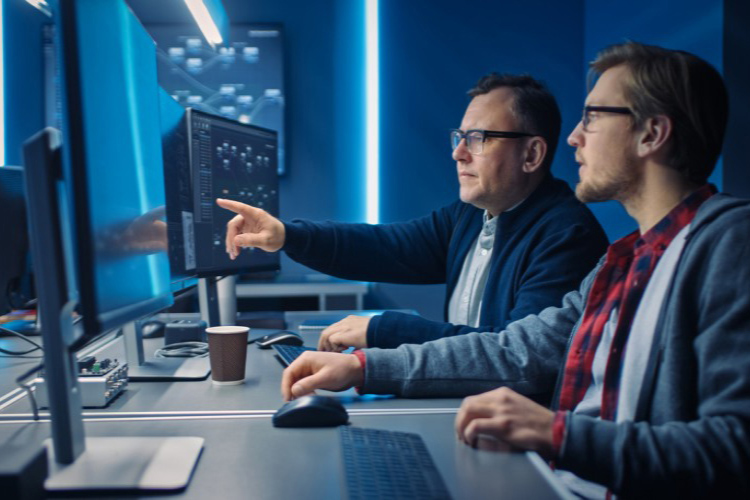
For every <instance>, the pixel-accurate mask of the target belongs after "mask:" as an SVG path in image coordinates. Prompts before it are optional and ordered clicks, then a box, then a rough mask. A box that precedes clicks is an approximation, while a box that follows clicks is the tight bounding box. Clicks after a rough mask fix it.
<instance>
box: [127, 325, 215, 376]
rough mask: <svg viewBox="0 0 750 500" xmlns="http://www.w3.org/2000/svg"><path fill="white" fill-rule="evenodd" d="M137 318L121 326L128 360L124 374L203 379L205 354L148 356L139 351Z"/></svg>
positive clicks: (140, 339)
mask: <svg viewBox="0 0 750 500" xmlns="http://www.w3.org/2000/svg"><path fill="white" fill-rule="evenodd" d="M141 326H142V322H141V321H133V322H131V323H128V324H127V325H125V326H124V327H123V329H122V334H123V338H124V340H125V357H126V358H127V360H128V378H129V379H130V380H133V381H137V382H159V381H180V380H182V381H191V380H193V381H195V380H206V378H208V375H209V374H210V373H211V365H210V364H209V361H208V356H205V357H202V358H155V357H153V356H150V357H149V358H148V359H147V358H146V355H145V353H144V351H143V329H142V327H141Z"/></svg>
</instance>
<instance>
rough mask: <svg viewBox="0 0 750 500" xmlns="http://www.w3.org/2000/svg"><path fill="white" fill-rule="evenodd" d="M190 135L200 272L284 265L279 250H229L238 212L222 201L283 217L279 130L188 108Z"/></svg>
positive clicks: (270, 268)
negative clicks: (231, 254) (233, 253)
mask: <svg viewBox="0 0 750 500" xmlns="http://www.w3.org/2000/svg"><path fill="white" fill-rule="evenodd" d="M187 126H188V138H189V141H190V148H189V149H190V167H191V172H192V174H191V175H192V184H193V197H194V210H195V211H194V214H193V217H194V228H195V257H196V274H197V275H198V276H222V275H231V274H238V273H245V272H256V271H275V270H278V269H279V263H280V259H279V254H278V253H267V252H264V251H263V250H260V249H257V248H253V249H244V250H243V251H242V252H241V253H240V255H239V257H237V259H235V260H231V259H230V258H229V256H228V255H227V253H226V246H225V242H224V240H225V235H226V225H227V222H229V220H230V219H231V218H232V217H233V214H232V213H230V212H228V211H227V210H224V209H222V208H221V207H219V206H218V205H216V198H227V199H231V200H236V201H239V202H242V203H247V204H249V205H252V206H254V207H257V208H262V209H263V210H265V211H266V212H268V213H270V214H271V215H273V216H275V217H278V216H279V177H278V173H277V172H278V141H277V134H276V132H275V131H273V130H269V129H265V128H261V127H256V126H253V125H246V124H243V123H239V122H236V121H234V120H229V119H226V118H222V117H219V116H215V115H212V114H209V113H205V112H202V111H198V110H195V109H191V108H188V110H187Z"/></svg>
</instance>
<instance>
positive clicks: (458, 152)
mask: <svg viewBox="0 0 750 500" xmlns="http://www.w3.org/2000/svg"><path fill="white" fill-rule="evenodd" d="M452 156H453V159H454V160H455V161H469V160H471V153H469V150H468V149H467V148H466V139H461V142H459V143H458V146H456V149H454V150H453V155H452Z"/></svg>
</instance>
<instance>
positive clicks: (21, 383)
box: [16, 347, 44, 420]
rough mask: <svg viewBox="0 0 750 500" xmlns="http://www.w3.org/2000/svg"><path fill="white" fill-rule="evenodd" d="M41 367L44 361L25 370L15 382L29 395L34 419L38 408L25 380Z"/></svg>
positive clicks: (29, 386) (37, 413)
mask: <svg viewBox="0 0 750 500" xmlns="http://www.w3.org/2000/svg"><path fill="white" fill-rule="evenodd" d="M40 349H41V347H40ZM43 368H44V363H40V364H38V365H37V366H35V367H34V368H32V369H30V370H28V371H27V372H25V373H24V374H23V375H21V376H20V377H18V378H16V384H18V387H20V388H21V389H22V390H23V391H25V392H26V394H27V395H28V396H29V401H31V411H32V413H33V414H34V420H39V408H38V407H37V404H36V398H35V397H34V391H33V390H32V389H31V384H29V383H26V382H25V380H26V379H28V378H29V377H31V376H32V375H36V374H37V373H38V372H39V371H41V370H42V369H43Z"/></svg>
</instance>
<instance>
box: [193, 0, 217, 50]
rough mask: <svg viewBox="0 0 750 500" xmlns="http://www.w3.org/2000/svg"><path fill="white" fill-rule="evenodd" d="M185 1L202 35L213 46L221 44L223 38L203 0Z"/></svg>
mask: <svg viewBox="0 0 750 500" xmlns="http://www.w3.org/2000/svg"><path fill="white" fill-rule="evenodd" d="M185 3H186V4H187V6H188V9H190V13H191V14H192V15H193V17H194V18H195V22H196V23H198V27H199V28H200V29H201V31H202V32H203V36H205V37H206V40H208V43H210V44H211V46H213V47H215V46H216V45H221V44H222V43H223V42H224V39H223V38H222V37H221V32H220V31H219V27H218V26H217V25H216V22H215V21H214V18H213V17H211V13H210V12H209V11H208V7H206V4H205V3H203V0H185Z"/></svg>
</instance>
